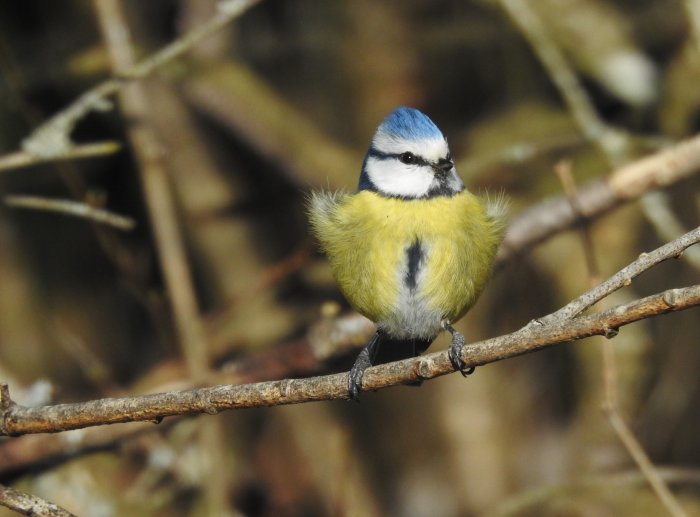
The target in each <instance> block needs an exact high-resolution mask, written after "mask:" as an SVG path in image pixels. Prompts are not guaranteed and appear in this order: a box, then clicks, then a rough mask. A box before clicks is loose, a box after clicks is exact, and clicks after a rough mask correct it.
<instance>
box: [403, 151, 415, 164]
mask: <svg viewBox="0 0 700 517" xmlns="http://www.w3.org/2000/svg"><path fill="white" fill-rule="evenodd" d="M399 160H401V163H405V164H406V165H410V164H411V163H416V156H415V155H414V154H413V153H409V152H405V153H403V154H402V155H401V156H399Z"/></svg>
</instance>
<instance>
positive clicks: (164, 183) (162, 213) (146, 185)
mask: <svg viewBox="0 0 700 517" xmlns="http://www.w3.org/2000/svg"><path fill="white" fill-rule="evenodd" d="M239 4H240V5H246V4H245V3H240V2H236V5H239ZM95 8H96V11H97V15H98V20H99V22H100V28H101V30H102V34H103V37H104V39H105V42H106V44H107V50H108V51H109V55H110V59H111V62H112V67H113V69H114V71H115V73H117V74H119V75H123V74H127V75H131V74H132V71H133V70H149V69H152V67H154V66H155V65H153V64H151V65H148V66H145V67H144V66H143V65H134V53H133V48H132V43H131V34H130V30H129V27H128V25H127V24H126V19H125V18H126V17H125V14H124V12H123V11H122V8H121V4H120V1H119V0H95ZM220 23H221V22H219V24H220ZM217 26H219V25H217ZM221 26H222V25H221ZM195 31H197V32H198V33H200V32H202V31H201V30H200V29H195ZM203 33H204V34H209V31H205V32H203ZM186 39H187V36H185V37H184V38H183V40H186ZM190 40H191V38H190ZM188 41H189V40H188ZM177 48H179V49H181V48H183V47H181V46H179V47H177ZM163 53H164V51H161V52H160V53H156V54H154V55H153V58H151V59H154V61H153V62H154V63H159V62H162V60H163V59H164V57H163ZM173 54H175V51H170V52H169V53H165V55H173ZM175 55H177V54H175ZM149 61H150V60H149ZM137 75H138V74H137ZM120 95H121V103H122V105H121V109H122V112H123V113H124V116H125V117H126V118H127V119H129V120H132V121H133V122H132V124H131V125H130V127H129V138H130V140H131V142H132V145H133V147H134V151H135V153H136V157H137V159H138V162H139V165H140V172H141V174H140V178H141V183H142V185H143V191H144V196H145V198H146V205H147V208H148V212H149V217H150V220H151V222H152V224H153V233H154V237H155V242H156V247H157V249H158V258H159V261H160V267H161V269H162V270H163V274H164V276H165V283H166V286H167V289H168V295H169V298H170V303H171V305H172V308H173V312H174V316H175V326H176V328H177V332H178V338H179V341H180V346H181V348H182V350H183V353H184V356H185V358H186V361H187V365H188V368H189V370H190V375H191V376H193V377H195V378H197V377H200V376H202V375H203V374H204V373H205V372H206V370H207V366H208V359H207V350H206V346H205V339H204V332H203V329H202V326H201V320H200V317H199V309H198V307H197V299H196V295H195V289H194V284H193V281H192V278H191V274H190V270H189V264H188V260H187V256H186V255H187V254H186V252H185V244H184V240H183V237H182V235H181V231H180V227H179V222H178V218H177V210H176V208H175V202H174V200H173V198H172V195H171V188H170V181H169V178H168V171H167V167H166V164H165V160H164V156H165V155H164V152H163V149H162V146H161V144H160V141H159V139H158V135H156V134H155V131H153V128H152V127H151V125H150V124H149V122H148V120H149V117H148V111H149V100H148V97H147V95H146V91H145V87H144V84H143V83H133V84H129V85H128V86H127V87H125V88H123V89H122V90H121V92H120Z"/></svg>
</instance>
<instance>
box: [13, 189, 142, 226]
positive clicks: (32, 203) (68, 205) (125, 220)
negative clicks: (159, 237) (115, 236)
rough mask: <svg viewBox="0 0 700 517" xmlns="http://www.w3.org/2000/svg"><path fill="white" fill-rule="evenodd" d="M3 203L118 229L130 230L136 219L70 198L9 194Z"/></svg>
mask: <svg viewBox="0 0 700 517" xmlns="http://www.w3.org/2000/svg"><path fill="white" fill-rule="evenodd" d="M3 201H4V202H5V204H6V205H7V206H9V207H12V208H29V209H32V210H41V211H45V212H58V213H61V214H66V215H72V216H74V217H80V218H83V219H89V220H90V221H92V222H94V223H98V224H106V225H108V226H112V227H114V228H118V229H119V230H125V231H126V230H132V229H133V228H134V226H136V221H134V220H133V219H131V218H130V217H126V216H123V215H119V214H115V213H114V212H110V211H108V210H104V209H102V208H97V207H94V206H90V205H88V204H86V203H81V202H79V201H72V200H70V199H49V198H45V197H39V196H20V195H10V196H5V197H4V198H3Z"/></svg>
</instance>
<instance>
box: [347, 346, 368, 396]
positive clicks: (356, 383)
mask: <svg viewBox="0 0 700 517" xmlns="http://www.w3.org/2000/svg"><path fill="white" fill-rule="evenodd" d="M370 366H372V362H371V360H370V350H369V349H368V347H365V348H363V349H362V352H360V355H358V356H357V359H355V364H353V365H352V368H351V369H350V373H349V374H348V396H349V397H350V400H354V401H355V402H359V401H360V392H361V391H362V377H363V375H364V374H365V370H366V369H367V368H369V367H370Z"/></svg>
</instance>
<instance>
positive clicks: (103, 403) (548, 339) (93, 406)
mask: <svg viewBox="0 0 700 517" xmlns="http://www.w3.org/2000/svg"><path fill="white" fill-rule="evenodd" d="M697 305H700V285H695V286H690V287H684V288H679V289H670V290H667V291H664V292H662V293H658V294H655V295H652V296H648V297H646V298H642V299H640V300H636V301H634V302H632V303H629V304H625V305H619V306H617V307H613V308H612V309H609V310H606V311H603V312H599V313H596V314H592V315H589V316H581V317H578V318H574V319H572V320H561V319H557V320H555V321H553V322H552V323H550V324H537V323H532V324H529V325H527V326H525V327H523V328H522V329H520V330H518V331H516V332H513V333H512V334H507V335H504V336H500V337H496V338H492V339H488V340H485V341H480V342H478V343H474V344H472V345H468V346H466V347H465V348H464V352H463V357H462V358H463V359H464V361H465V363H466V365H467V366H468V367H470V366H481V365H484V364H488V363H492V362H495V361H500V360H503V359H507V358H509V357H514V356H517V355H522V354H525V353H528V352H533V351H535V350H539V349H541V348H545V347H548V346H552V345H555V344H559V343H563V342H565V341H571V340H576V339H582V338H585V337H589V336H593V335H603V336H608V337H611V336H613V335H614V333H612V332H611V329H617V328H619V327H621V326H623V325H627V324H629V323H632V322H634V321H638V320H641V319H644V318H648V317H651V316H656V315H659V314H665V313H668V312H675V311H681V310H684V309H688V308H690V307H695V306H697ZM453 371H454V369H453V367H452V365H451V363H450V360H449V358H448V357H447V352H437V353H432V354H427V355H425V356H421V357H417V358H413V359H407V360H404V361H397V362H394V363H389V364H384V365H380V366H375V367H372V368H369V369H368V370H367V372H366V373H365V377H364V380H363V384H362V387H363V390H365V391H367V390H377V389H381V388H386V387H389V386H396V385H399V384H405V383H407V382H411V381H418V380H427V379H432V378H435V377H439V376H442V375H445V374H448V373H451V372H453ZM346 398H347V374H345V373H340V374H334V375H326V376H321V377H311V378H308V379H284V380H279V381H271V382H260V383H255V384H244V385H238V386H236V385H222V386H212V387H207V388H197V389H190V390H183V391H171V392H166V393H154V394H150V395H143V396H137V397H124V398H107V399H100V400H93V401H89V402H81V403H75V404H58V405H54V406H42V407H36V408H27V407H23V406H20V405H18V404H15V403H14V402H13V401H12V400H11V398H10V395H9V390H8V387H7V385H6V384H3V385H0V416H1V417H2V420H1V422H0V435H5V436H16V435H22V434H30V433H51V432H60V431H66V430H69V429H79V428H83V427H90V426H95V425H104V424H116V423H122V422H136V421H147V420H151V421H154V422H160V420H161V419H163V418H164V417H168V416H175V415H194V414H201V413H208V414H216V413H218V412H220V411H224V410H227V409H242V408H251V407H261V406H277V405H283V404H296V403H301V402H311V401H318V400H333V399H346Z"/></svg>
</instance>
